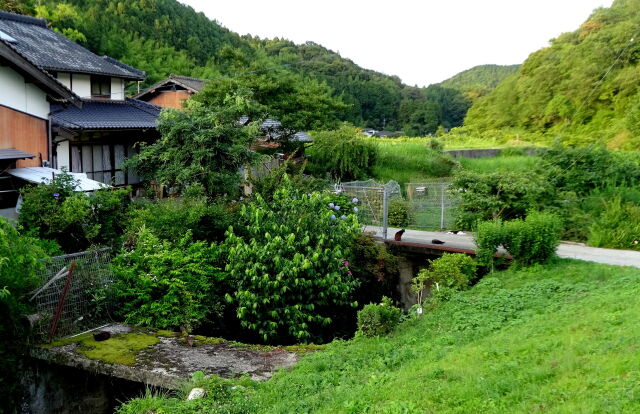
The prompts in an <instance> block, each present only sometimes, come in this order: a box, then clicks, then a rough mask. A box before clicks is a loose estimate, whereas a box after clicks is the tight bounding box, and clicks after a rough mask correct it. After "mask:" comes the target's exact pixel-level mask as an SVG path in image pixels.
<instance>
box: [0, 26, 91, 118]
mask: <svg viewBox="0 0 640 414" xmlns="http://www.w3.org/2000/svg"><path fill="white" fill-rule="evenodd" d="M14 44H15V43H14V42H13V41H12V40H7V39H6V38H5V39H0V58H4V59H5V60H7V61H8V62H9V65H10V66H13V67H14V68H15V69H17V70H18V71H19V72H20V73H21V74H22V75H23V76H27V78H26V79H28V80H30V81H31V82H33V83H34V84H37V85H38V87H39V88H40V89H42V90H43V91H45V92H46V93H48V94H49V96H51V97H52V98H53V99H57V100H61V101H66V102H71V103H73V104H74V105H77V106H80V105H82V102H81V101H80V98H79V97H78V96H77V95H76V94H75V93H73V92H72V91H71V89H69V88H67V87H66V86H65V85H63V84H62V83H61V82H60V81H58V80H57V79H56V78H54V77H53V76H51V74H50V73H49V72H47V71H46V70H45V69H44V68H42V67H40V66H38V65H35V64H33V63H32V62H31V61H30V60H29V59H27V58H26V57H25V56H24V55H22V54H21V53H20V52H19V51H18V50H17V49H16V48H15V47H14Z"/></svg>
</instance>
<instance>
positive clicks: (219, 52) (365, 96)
mask: <svg viewBox="0 0 640 414" xmlns="http://www.w3.org/2000/svg"><path fill="white" fill-rule="evenodd" d="M0 9H4V10H10V11H14V12H19V13H25V14H31V15H37V16H40V17H45V18H47V20H48V21H49V22H50V24H51V25H52V27H54V28H56V29H57V30H59V31H61V32H62V33H64V34H65V35H66V36H68V37H70V38H72V39H74V40H76V41H78V42H79V43H81V44H83V45H85V46H86V47H88V48H89V49H91V50H92V51H94V52H95V53H97V54H101V55H102V54H105V55H109V56H112V57H114V58H116V59H120V60H122V61H123V62H125V63H128V64H130V65H132V66H135V67H138V68H140V69H143V70H145V71H146V72H147V74H148V79H147V81H146V83H145V84H146V85H149V84H152V83H154V82H156V81H158V80H160V79H162V78H164V77H166V76H167V75H169V74H170V73H176V74H182V75H187V76H196V77H202V78H207V79H215V78H219V77H221V76H237V74H242V73H247V72H250V73H253V72H255V71H264V70H270V68H274V67H277V68H279V69H278V70H280V69H282V68H284V71H286V72H291V73H295V74H297V75H299V76H304V77H309V78H313V79H316V80H319V81H321V82H325V83H326V84H327V85H328V86H329V87H330V88H331V90H332V93H333V95H334V96H335V97H338V98H340V99H341V100H342V101H343V102H344V103H346V104H347V106H346V109H345V110H344V111H342V112H341V113H340V116H339V117H340V118H341V120H342V121H348V122H351V123H353V124H355V125H357V126H361V127H373V128H377V129H383V128H386V129H389V130H398V129H403V130H404V131H405V132H406V133H408V134H411V135H426V134H429V133H433V132H435V131H436V129H437V128H438V126H440V125H442V126H444V127H445V128H451V127H455V126H458V125H461V124H462V121H463V119H464V116H465V114H466V111H467V109H468V108H469V106H470V102H469V100H468V99H467V98H466V97H465V96H464V95H463V94H462V93H461V92H459V91H458V90H455V89H450V88H447V87H443V86H440V85H432V86H430V87H428V88H417V87H411V86H407V85H404V84H403V83H402V82H401V81H400V79H399V78H398V77H395V76H388V75H385V74H382V73H378V72H375V71H372V70H366V69H363V68H361V67H359V66H357V65H356V64H355V63H353V62H352V61H350V60H348V59H345V58H343V57H341V56H340V55H339V54H337V53H335V52H333V51H331V50H328V49H326V48H324V47H322V46H320V45H318V44H315V43H312V42H308V43H306V44H302V45H296V44H294V43H293V42H290V41H288V40H281V39H271V40H266V39H259V38H255V37H251V36H239V35H238V34H236V33H234V32H231V31H229V30H228V29H226V28H224V27H222V26H220V25H219V24H218V23H217V22H215V21H211V20H209V19H208V18H207V17H206V16H205V15H204V14H202V13H197V12H196V11H195V10H193V9H192V8H191V7H189V6H185V5H183V4H181V3H179V2H178V1H176V0H130V1H117V0H67V1H66V2H64V3H63V2H59V1H53V0H40V1H36V0H0ZM143 86H144V85H143Z"/></svg>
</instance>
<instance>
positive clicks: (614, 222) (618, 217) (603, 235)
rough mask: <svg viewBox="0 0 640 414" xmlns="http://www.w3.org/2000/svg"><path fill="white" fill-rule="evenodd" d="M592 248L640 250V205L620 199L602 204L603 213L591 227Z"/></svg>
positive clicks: (589, 240) (590, 241) (590, 240)
mask: <svg viewBox="0 0 640 414" xmlns="http://www.w3.org/2000/svg"><path fill="white" fill-rule="evenodd" d="M587 242H588V243H589V244H590V245H591V246H595V247H609V248H613V249H633V250H640V205H637V204H633V203H628V202H627V203H625V202H623V201H622V199H621V198H620V197H616V198H614V199H612V200H610V201H606V200H605V201H603V202H602V212H601V213H600V215H599V216H598V217H597V218H596V219H595V220H594V221H593V223H592V224H591V225H590V226H589V239H588V241H587Z"/></svg>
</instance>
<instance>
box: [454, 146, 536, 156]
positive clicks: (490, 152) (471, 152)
mask: <svg viewBox="0 0 640 414" xmlns="http://www.w3.org/2000/svg"><path fill="white" fill-rule="evenodd" d="M537 152H538V148H524V153H525V154H526V155H536V154H537ZM444 153H445V154H449V155H451V156H452V157H453V158H492V157H497V156H498V155H500V154H501V153H502V148H485V149H460V150H448V151H445V152H444Z"/></svg>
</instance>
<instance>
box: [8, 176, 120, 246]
mask: <svg viewBox="0 0 640 414" xmlns="http://www.w3.org/2000/svg"><path fill="white" fill-rule="evenodd" d="M76 184H77V183H76V182H75V181H74V179H73V177H72V176H71V175H70V174H59V175H56V176H55V177H54V178H53V179H52V180H50V182H48V183H45V184H40V185H36V186H30V187H27V188H25V189H24V190H23V191H22V197H23V198H24V201H23V203H22V206H21V208H20V218H19V224H20V226H21V227H22V228H23V229H24V230H25V232H26V233H28V234H29V235H32V236H35V237H41V238H43V239H47V240H52V241H55V242H57V243H58V244H59V245H60V246H61V247H62V250H64V251H65V252H67V253H73V252H77V251H82V250H85V249H87V248H88V247H89V246H91V245H94V244H117V242H118V241H119V236H120V235H121V234H122V232H123V227H124V225H125V221H126V220H125V217H126V211H127V204H128V196H129V192H130V190H129V189H128V188H121V189H103V190H97V191H95V192H94V193H93V194H91V195H88V194H86V193H83V192H76V191H74V190H75V188H76Z"/></svg>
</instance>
